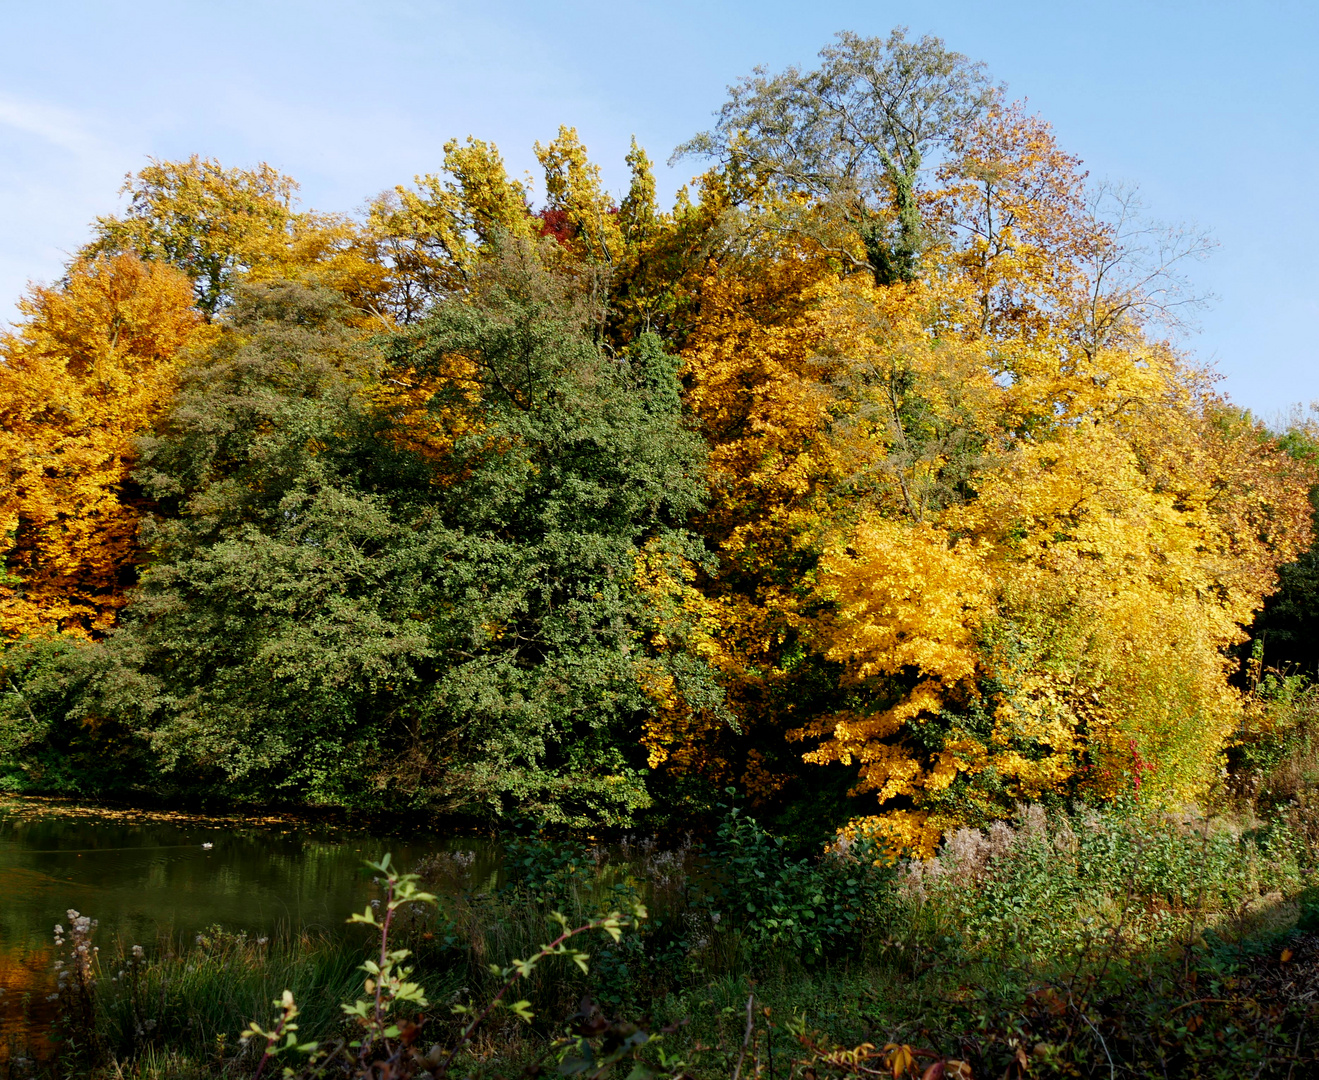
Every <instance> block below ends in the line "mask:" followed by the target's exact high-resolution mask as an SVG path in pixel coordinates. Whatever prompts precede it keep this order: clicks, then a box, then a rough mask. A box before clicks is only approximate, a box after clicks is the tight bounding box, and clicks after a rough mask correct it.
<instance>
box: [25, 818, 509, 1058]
mask: <svg viewBox="0 0 1319 1080" xmlns="http://www.w3.org/2000/svg"><path fill="white" fill-rule="evenodd" d="M206 843H209V844H211V845H212V847H211V848H209V849H207V848H203V846H202V845H203V844H206ZM478 846H481V847H483V849H484V847H488V846H489V845H488V843H487V844H485V845H482V844H480V843H479V842H474V840H473V838H471V837H454V838H449V839H447V840H446V839H441V838H429V839H424V840H422V839H413V840H411V841H409V842H401V841H400V840H399V839H398V838H394V839H390V840H383V839H377V838H372V837H369V836H363V835H361V834H357V835H354V834H351V833H349V834H344V833H342V832H340V833H338V834H336V833H334V832H333V831H332V830H329V829H325V828H317V827H314V826H302V827H300V828H293V827H291V826H290V823H289V822H287V821H282V820H280V821H269V822H246V823H243V822H239V821H236V820H229V821H225V822H221V821H218V820H216V819H201V818H188V817H187V816H185V815H169V814H147V813H137V812H129V811H115V810H102V809H100V808H90V807H77V806H67V805H63V804H60V805H56V804H52V803H43V802H40V801H36V800H25V799H21V798H14V797H5V796H3V795H0V898H2V899H3V902H2V903H0V988H3V989H4V994H3V995H2V996H0V1075H4V1073H5V1072H6V1071H7V1070H6V1069H5V1067H4V1065H5V1062H7V1060H8V1054H9V1052H10V1049H9V1044H10V1043H13V1045H14V1046H15V1047H16V1048H17V1050H18V1051H19V1052H20V1053H21V1052H22V1051H23V1050H24V1048H25V1046H26V1047H28V1048H29V1049H30V1050H31V1051H40V1050H41V1048H42V1047H43V1046H46V1045H47V1044H46V1041H45V1039H44V1033H45V1032H47V1031H48V1030H49V1025H50V1022H51V1020H52V1018H53V1014H54V1004H53V1003H50V1002H48V1001H46V997H47V996H48V995H49V994H50V993H51V992H52V991H53V987H54V983H53V971H52V969H51V964H52V963H53V962H54V960H55V959H56V957H55V954H54V953H53V952H52V951H51V950H52V946H51V932H52V930H53V929H54V926H55V924H56V923H57V922H67V920H66V918H65V912H66V911H67V910H68V909H69V908H77V909H78V910H79V911H81V912H83V913H84V914H86V915H88V916H90V917H91V918H93V919H96V920H97V921H98V922H99V923H100V939H101V944H102V947H105V946H107V945H116V946H117V947H122V948H124V949H127V948H131V946H132V945H134V944H142V945H144V946H146V947H147V948H148V949H159V950H160V951H166V952H168V951H175V950H178V949H183V948H187V947H188V946H190V945H191V944H192V941H193V939H194V937H195V935H196V934H197V932H198V931H201V930H203V929H205V928H206V927H209V926H211V925H214V924H220V925H222V926H223V927H225V929H227V930H231V931H246V932H248V933H249V934H250V935H252V936H254V937H255V936H256V935H261V934H269V935H272V936H274V935H276V934H281V933H289V932H293V933H297V932H299V931H302V930H304V929H310V930H312V931H313V932H315V931H323V932H325V933H328V934H330V935H337V934H340V933H344V932H345V931H346V930H347V928H346V926H345V923H344V920H346V919H347V918H348V916H349V914H350V913H352V912H353V911H360V910H361V905H362V903H363V900H364V899H366V898H369V897H371V896H374V895H377V893H376V892H375V890H374V888H373V886H372V885H371V881H370V877H371V875H370V873H369V872H368V871H366V870H365V869H364V867H363V861H364V860H365V859H368V858H377V857H378V856H379V855H380V854H381V853H382V852H384V851H386V850H388V851H391V852H392V853H393V855H394V860H395V862H396V863H397V864H398V865H401V866H405V867H410V866H412V865H415V864H416V862H417V861H418V860H419V859H421V858H422V857H423V856H425V855H430V854H433V853H435V852H437V851H440V850H442V849H445V848H449V847H460V848H472V847H478ZM493 865H494V864H491V866H489V867H487V868H486V870H487V874H488V875H489V874H493V872H494V870H493ZM25 996H27V998H28V1004H27V1005H26V1006H25V1005H24V997H25ZM36 1033H43V1035H42V1037H41V1038H38V1037H37V1034H36ZM29 1036H31V1038H29ZM47 1048H48V1047H47Z"/></svg>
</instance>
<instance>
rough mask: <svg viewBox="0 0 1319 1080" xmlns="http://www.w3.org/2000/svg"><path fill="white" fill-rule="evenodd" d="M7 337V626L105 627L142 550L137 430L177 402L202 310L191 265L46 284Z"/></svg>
mask: <svg viewBox="0 0 1319 1080" xmlns="http://www.w3.org/2000/svg"><path fill="white" fill-rule="evenodd" d="M20 307H21V310H22V314H23V321H22V323H21V324H20V325H19V326H18V327H17V331H16V332H15V333H12V334H9V335H6V336H5V337H4V338H3V339H0V417H2V418H3V423H0V470H3V471H2V472H0V476H2V477H3V481H2V483H0V530H2V531H3V535H4V538H5V539H4V546H5V554H4V571H5V577H4V580H3V582H2V583H0V626H2V627H3V632H4V634H5V636H6V637H16V636H20V635H24V634H39V633H47V632H54V631H60V632H64V633H70V634H74V635H78V636H95V635H99V634H102V633H104V632H105V631H106V630H108V629H109V628H110V626H111V625H112V624H113V622H114V619H115V615H116V613H117V612H118V610H119V609H120V608H121V607H122V606H123V604H124V603H125V602H126V590H127V588H128V587H129V586H130V585H131V584H132V582H133V579H134V570H135V567H136V565H137V563H138V561H139V559H140V556H141V552H140V551H139V549H138V546H137V524H138V520H139V516H140V508H139V506H138V505H136V504H135V501H134V496H133V489H132V485H131V483H130V480H129V474H130V472H131V469H132V466H133V461H134V456H135V455H134V446H133V439H134V436H135V435H136V434H137V433H138V432H139V431H141V430H142V429H143V428H145V427H147V426H148V425H149V424H150V423H151V421H152V420H153V419H154V418H155V416H156V415H157V414H158V412H159V410H160V409H161V408H162V406H163V405H164V404H165V403H166V402H167V401H168V400H169V398H170V396H171V394H172V393H173V390H174V385H175V372H176V368H177V364H178V360H179V357H180V354H181V351H182V350H183V349H184V347H185V346H186V344H187V343H188V342H189V340H190V339H192V338H193V337H194V335H196V334H197V333H198V327H199V324H200V323H201V322H202V318H201V315H200V314H199V313H198V311H197V309H196V308H195V307H194V306H193V295H192V286H191V284H190V282H189V280H188V279H187V277H185V276H184V275H183V274H182V273H180V272H179V271H177V270H175V269H173V268H172V267H169V266H166V265H164V264H162V263H144V262H142V261H140V260H139V259H137V258H136V257H134V256H131V255H119V256H113V257H108V256H107V257H100V258H94V259H90V260H86V261H82V262H77V263H75V264H74V265H73V267H72V268H71V269H70V271H69V275H68V280H67V282H66V283H65V284H63V285H61V286H58V287H53V288H34V289H33V290H32V292H31V294H30V295H29V296H28V297H27V298H26V299H24V300H23V301H22V302H21V305H20Z"/></svg>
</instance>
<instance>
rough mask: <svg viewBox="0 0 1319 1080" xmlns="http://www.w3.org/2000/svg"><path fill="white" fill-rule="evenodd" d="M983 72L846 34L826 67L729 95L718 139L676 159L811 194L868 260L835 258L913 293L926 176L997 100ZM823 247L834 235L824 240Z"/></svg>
mask: <svg viewBox="0 0 1319 1080" xmlns="http://www.w3.org/2000/svg"><path fill="white" fill-rule="evenodd" d="M996 93H997V91H996V89H995V87H994V86H993V85H992V84H991V83H990V82H989V80H988V78H987V77H986V75H985V73H984V65H983V64H975V63H972V62H971V61H969V60H968V59H967V58H966V57H965V56H963V55H962V54H961V53H957V52H952V51H951V50H949V49H948V48H947V47H946V46H945V45H944V43H943V42H942V41H941V40H940V39H938V38H935V37H928V36H927V37H923V38H921V39H920V40H919V41H909V40H908V39H907V36H906V31H905V29H902V28H899V29H896V30H894V31H893V32H892V33H891V34H890V35H889V37H888V38H887V39H884V38H877V37H874V38H863V37H860V36H859V35H857V34H853V33H841V34H839V35H838V40H837V43H836V44H834V45H831V46H828V47H826V48H825V49H823V50H822V51H821V53H820V66H819V67H818V68H817V69H815V70H813V71H807V72H802V71H800V70H798V69H797V68H795V67H790V68H788V69H787V70H785V71H783V72H782V73H781V74H778V75H772V76H771V75H770V74H769V73H768V72H767V71H766V70H765V69H764V68H757V69H756V70H755V72H754V74H752V75H750V76H748V77H746V78H743V79H742V80H741V81H739V82H738V84H737V85H736V86H733V87H731V88H730V92H729V98H728V101H727V102H725V103H724V106H723V108H722V109H721V110H720V112H719V120H718V122H717V123H716V125H715V127H714V128H713V130H711V131H707V132H704V133H702V134H700V135H698V136H696V137H695V138H694V139H692V140H690V141H689V142H687V143H684V144H683V145H682V146H680V147H679V148H678V150H677V151H676V153H675V156H681V155H686V154H695V155H699V156H705V157H713V158H716V159H717V160H719V161H720V162H721V163H722V164H724V165H725V166H727V167H730V168H731V169H733V170H734V171H738V172H745V173H749V174H752V175H754V176H756V177H757V178H759V179H760V180H761V181H763V182H764V183H765V184H766V185H767V186H768V187H769V188H770V189H772V190H775V191H779V192H782V193H784V194H787V195H789V196H796V195H801V194H804V195H806V196H808V197H809V198H810V199H811V200H812V201H815V202H817V203H818V208H820V209H824V210H826V211H827V212H826V214H825V215H824V221H825V222H826V223H827V222H829V221H830V220H838V221H840V222H841V223H842V224H843V225H844V227H845V229H846V233H845V235H846V236H859V237H860V238H861V241H862V245H863V248H864V250H863V252H857V251H855V250H854V249H853V248H852V246H851V244H850V243H848V242H847V240H846V239H843V238H840V237H837V236H830V237H829V239H826V241H825V242H826V246H828V247H829V248H830V249H831V251H832V252H833V253H834V254H835V255H837V256H840V257H843V258H844V259H845V261H846V262H848V263H850V264H852V265H854V266H856V267H857V268H863V269H866V270H869V271H870V272H871V273H873V274H874V276H875V281H876V282H877V283H878V284H880V285H890V284H893V283H895V282H898V281H911V280H912V279H913V278H914V277H915V275H916V269H917V261H918V258H919V256H920V252H921V249H922V248H923V247H924V245H925V242H926V236H925V227H924V223H923V221H922V216H921V208H920V200H919V197H918V183H919V178H920V173H921V169H922V167H923V166H926V165H927V164H929V160H928V159H929V158H930V157H931V155H932V154H933V153H935V152H937V151H938V150H940V149H943V148H946V147H948V146H949V145H951V144H952V142H953V141H954V140H955V139H956V137H957V136H958V135H959V134H961V133H962V132H964V131H965V130H966V129H968V128H969V127H970V126H971V125H972V124H973V123H974V122H975V121H976V119H977V118H978V117H979V116H980V115H981V114H982V113H983V112H984V110H985V109H986V108H987V107H988V105H989V104H990V103H991V102H992V101H993V100H994V98H995V96H996ZM812 231H813V232H815V235H816V236H817V237H820V238H821V239H824V238H825V237H826V236H829V234H830V233H831V232H832V230H829V229H828V228H827V227H826V228H825V229H824V230H823V231H820V230H819V225H818V224H817V225H816V227H815V229H814V230H812Z"/></svg>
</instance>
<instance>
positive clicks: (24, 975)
mask: <svg viewBox="0 0 1319 1080" xmlns="http://www.w3.org/2000/svg"><path fill="white" fill-rule="evenodd" d="M52 929H53V927H52ZM54 962H55V951H54V949H53V948H51V947H49V946H48V947H46V948H44V949H34V948H32V947H30V946H28V945H27V944H26V943H23V944H20V945H9V946H3V945H0V991H3V993H0V1065H8V1063H9V1059H10V1056H11V1055H15V1056H17V1055H19V1054H21V1055H24V1056H27V1057H31V1056H37V1057H44V1056H46V1055H47V1054H49V1053H50V1050H51V1044H50V1038H49V1036H50V1025H51V1023H52V1022H53V1021H54V1019H55V1003H54V1002H52V1001H49V1000H48V998H49V997H50V995H51V994H52V993H54V991H55V973H54V969H53V964H54Z"/></svg>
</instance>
